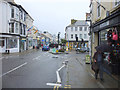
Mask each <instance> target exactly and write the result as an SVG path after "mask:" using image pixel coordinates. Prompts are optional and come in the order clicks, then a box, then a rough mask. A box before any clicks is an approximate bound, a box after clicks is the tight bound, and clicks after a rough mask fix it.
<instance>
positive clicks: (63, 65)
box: [57, 64, 65, 72]
mask: <svg viewBox="0 0 120 90" xmlns="http://www.w3.org/2000/svg"><path fill="white" fill-rule="evenodd" d="M64 67H65V64H64V65H63V66H62V67H61V68H59V69H58V70H57V71H58V72H59V71H60V70H61V69H62V68H64Z"/></svg>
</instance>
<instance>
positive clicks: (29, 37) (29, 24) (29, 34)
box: [26, 14, 34, 50]
mask: <svg viewBox="0 0 120 90" xmlns="http://www.w3.org/2000/svg"><path fill="white" fill-rule="evenodd" d="M33 21H34V20H33V18H32V17H31V16H30V15H29V14H27V16H26V29H27V44H26V46H27V47H26V49H27V50H29V49H32V48H33V34H34V33H33V31H32V29H33Z"/></svg>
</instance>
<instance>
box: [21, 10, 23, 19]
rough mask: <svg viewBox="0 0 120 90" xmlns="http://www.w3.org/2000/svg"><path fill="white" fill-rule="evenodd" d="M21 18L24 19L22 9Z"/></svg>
mask: <svg viewBox="0 0 120 90" xmlns="http://www.w3.org/2000/svg"><path fill="white" fill-rule="evenodd" d="M21 19H23V12H22V11H21Z"/></svg>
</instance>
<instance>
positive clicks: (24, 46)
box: [20, 38, 26, 52]
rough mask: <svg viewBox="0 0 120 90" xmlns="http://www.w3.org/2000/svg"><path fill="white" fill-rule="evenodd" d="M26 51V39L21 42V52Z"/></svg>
mask: <svg viewBox="0 0 120 90" xmlns="http://www.w3.org/2000/svg"><path fill="white" fill-rule="evenodd" d="M25 50H26V38H21V40H20V52H23V51H25Z"/></svg>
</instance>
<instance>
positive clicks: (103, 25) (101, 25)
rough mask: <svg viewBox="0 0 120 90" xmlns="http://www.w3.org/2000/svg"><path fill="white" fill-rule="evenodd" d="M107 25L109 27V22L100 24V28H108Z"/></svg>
mask: <svg viewBox="0 0 120 90" xmlns="http://www.w3.org/2000/svg"><path fill="white" fill-rule="evenodd" d="M108 25H109V21H107V22H104V23H102V24H100V28H103V27H105V26H108Z"/></svg>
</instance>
